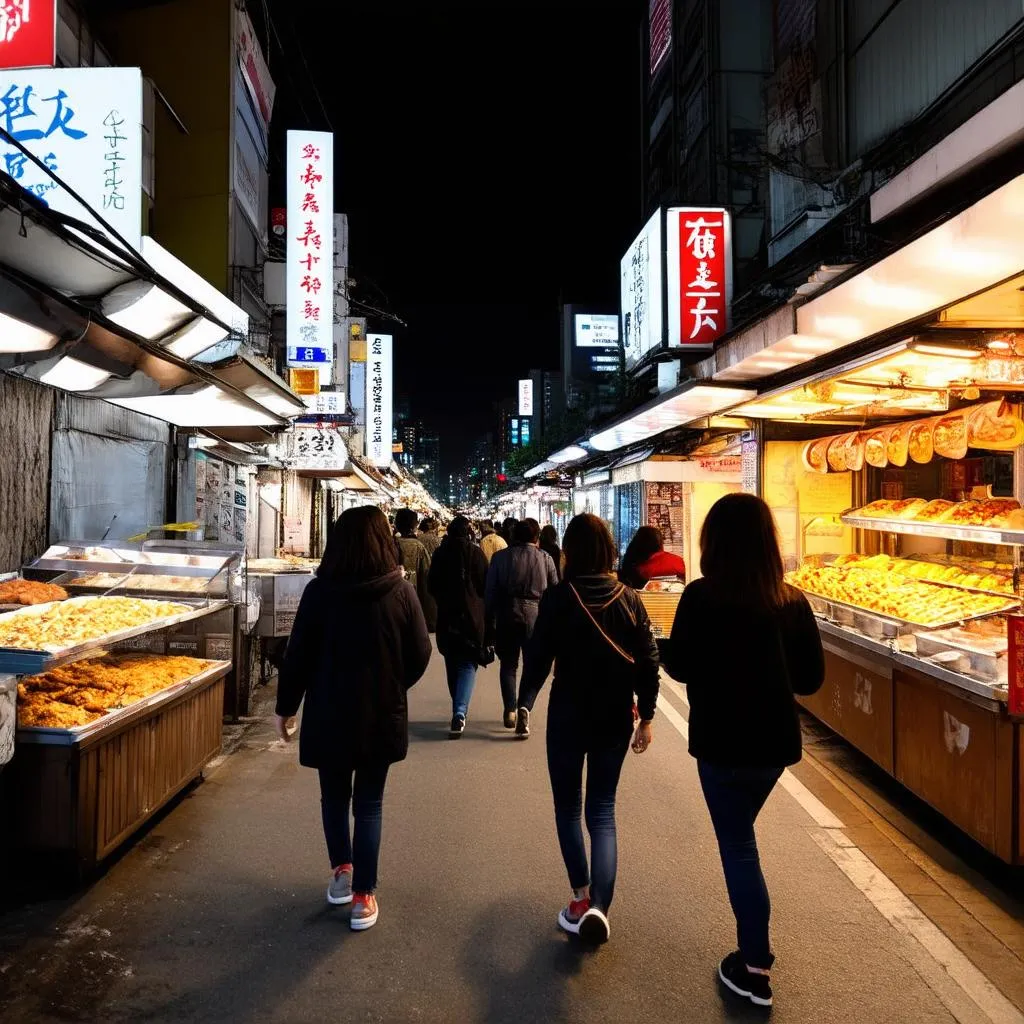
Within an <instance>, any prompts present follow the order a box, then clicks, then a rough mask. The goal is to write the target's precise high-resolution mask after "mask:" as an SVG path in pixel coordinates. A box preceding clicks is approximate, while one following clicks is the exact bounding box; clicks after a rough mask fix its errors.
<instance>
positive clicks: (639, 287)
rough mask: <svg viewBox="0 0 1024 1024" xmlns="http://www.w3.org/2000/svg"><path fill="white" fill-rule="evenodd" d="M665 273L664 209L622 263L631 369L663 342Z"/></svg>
mask: <svg viewBox="0 0 1024 1024" xmlns="http://www.w3.org/2000/svg"><path fill="white" fill-rule="evenodd" d="M663 273H664V253H663V251H662V242H661V210H658V211H657V213H655V214H654V216H653V217H651V219H650V220H649V221H648V222H647V223H646V224H645V225H644V229H643V231H641V232H640V234H639V235H638V236H637V238H636V241H634V242H633V244H632V245H631V246H630V247H629V249H627V250H626V255H625V256H623V257H622V263H621V265H620V299H621V303H622V344H623V352H624V355H625V360H626V369H627V370H630V369H632V368H633V367H634V366H636V364H637V363H638V362H639V361H640V360H641V359H642V358H643V357H644V356H645V355H646V354H647V353H648V352H650V351H651V349H653V348H657V347H658V346H659V345H661V343H662V340H663V339H662V332H663V330H664V316H663V313H662V308H661V304H662V276H663Z"/></svg>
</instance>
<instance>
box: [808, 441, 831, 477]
mask: <svg viewBox="0 0 1024 1024" xmlns="http://www.w3.org/2000/svg"><path fill="white" fill-rule="evenodd" d="M831 443H832V439H831V438H830V437H822V438H819V439H818V440H817V441H808V442H807V444H805V445H804V451H803V459H804V465H805V466H806V467H807V468H808V469H809V470H811V471H812V472H814V473H827V472H828V446H829V445H830V444H831Z"/></svg>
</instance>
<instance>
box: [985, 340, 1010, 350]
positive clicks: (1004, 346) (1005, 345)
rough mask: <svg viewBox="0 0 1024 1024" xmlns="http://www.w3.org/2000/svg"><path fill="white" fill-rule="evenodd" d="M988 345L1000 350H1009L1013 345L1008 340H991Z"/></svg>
mask: <svg viewBox="0 0 1024 1024" xmlns="http://www.w3.org/2000/svg"><path fill="white" fill-rule="evenodd" d="M987 347H988V348H991V349H996V350H997V351H999V352H1008V351H1009V350H1010V349H1011V348H1012V347H1013V346H1012V345H1011V344H1010V343H1009V342H1008V341H990V342H989V343H988V346H987Z"/></svg>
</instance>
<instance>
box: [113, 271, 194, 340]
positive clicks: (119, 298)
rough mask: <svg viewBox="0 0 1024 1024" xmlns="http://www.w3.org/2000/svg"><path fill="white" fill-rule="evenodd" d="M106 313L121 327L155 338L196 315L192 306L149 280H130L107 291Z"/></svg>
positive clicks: (150, 338)
mask: <svg viewBox="0 0 1024 1024" xmlns="http://www.w3.org/2000/svg"><path fill="white" fill-rule="evenodd" d="M100 309H101V310H102V312H103V315H104V316H105V317H106V318H107V319H108V320H111V321H113V322H114V323H115V324H117V325H118V327H123V328H124V329H125V330H126V331H131V332H132V333H133V334H137V335H139V337H141V338H146V339H148V340H150V341H152V340H153V339H154V338H161V337H163V336H164V335H165V334H166V333H167V332H168V331H173V330H174V328H175V327H181V326H182V324H184V323H185V321H187V320H189V319H191V318H192V317H194V316H195V314H194V313H193V312H192V310H191V309H189V308H188V307H187V306H184V305H182V304H181V303H180V302H178V300H177V299H175V298H173V297H172V296H170V295H168V294H167V292H165V291H161V290H160V289H159V288H158V287H157V286H156V285H155V284H150V283H149V282H148V281H129V282H128V284H122V285H118V287H117V288H115V289H114V290H113V291H111V292H108V293H107V294H106V295H105V296H104V297H103V301H102V302H101V303H100Z"/></svg>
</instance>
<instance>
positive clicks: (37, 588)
mask: <svg viewBox="0 0 1024 1024" xmlns="http://www.w3.org/2000/svg"><path fill="white" fill-rule="evenodd" d="M67 596H68V592H67V591H66V590H65V589H64V588H63V587H58V586H56V585H55V584H53V583H38V582H36V581H35V580H8V581H7V582H6V583H0V604H21V605H33V604H49V603H50V602H51V601H65V600H67Z"/></svg>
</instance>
